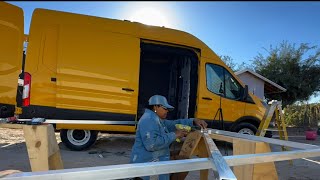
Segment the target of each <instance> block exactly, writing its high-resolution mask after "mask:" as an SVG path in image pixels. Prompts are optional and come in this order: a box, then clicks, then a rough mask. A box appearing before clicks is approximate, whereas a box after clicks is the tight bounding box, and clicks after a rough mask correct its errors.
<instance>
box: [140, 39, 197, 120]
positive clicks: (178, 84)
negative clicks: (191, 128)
mask: <svg viewBox="0 0 320 180" xmlns="http://www.w3.org/2000/svg"><path fill="white" fill-rule="evenodd" d="M139 77H140V79H139V96H138V112H137V118H138V120H139V119H140V117H141V116H142V114H143V113H144V109H145V108H146V107H147V106H148V100H149V98H150V97H151V96H153V95H155V94H158V95H162V96H165V97H166V98H167V100H168V103H169V104H170V105H172V106H174V107H175V108H174V110H173V111H170V112H169V113H168V115H167V119H180V118H192V117H194V115H195V108H196V96H197V84H198V78H197V77H198V56H197V54H196V53H195V51H194V50H192V49H190V48H180V47H173V46H166V45H158V44H152V43H141V59H140V76H139Z"/></svg>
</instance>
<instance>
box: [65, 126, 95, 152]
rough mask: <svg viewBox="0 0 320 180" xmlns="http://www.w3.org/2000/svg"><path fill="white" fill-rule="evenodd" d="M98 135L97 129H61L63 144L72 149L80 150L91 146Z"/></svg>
mask: <svg viewBox="0 0 320 180" xmlns="http://www.w3.org/2000/svg"><path fill="white" fill-rule="evenodd" d="M97 137H98V131H93V130H80V129H61V130H60V138H61V141H62V142H63V144H64V145H65V146H66V147H67V148H69V149H70V150H72V151H82V150H84V149H87V148H89V147H90V146H92V145H93V144H94V143H95V142H96V140H97Z"/></svg>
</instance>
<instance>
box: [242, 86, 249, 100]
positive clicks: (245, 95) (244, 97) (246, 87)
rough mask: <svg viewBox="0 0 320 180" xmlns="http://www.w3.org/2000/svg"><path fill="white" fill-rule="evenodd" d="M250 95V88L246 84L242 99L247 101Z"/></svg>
mask: <svg viewBox="0 0 320 180" xmlns="http://www.w3.org/2000/svg"><path fill="white" fill-rule="evenodd" d="M248 96H249V88H248V85H245V86H244V92H243V96H242V100H243V101H246V100H247V99H248Z"/></svg>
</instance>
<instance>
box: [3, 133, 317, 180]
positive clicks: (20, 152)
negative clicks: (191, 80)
mask: <svg viewBox="0 0 320 180" xmlns="http://www.w3.org/2000/svg"><path fill="white" fill-rule="evenodd" d="M294 135H295V136H292V137H290V133H289V140H291V141H296V142H301V143H308V144H314V145H319V146H320V137H319V136H318V138H317V140H316V141H307V140H305V137H304V136H301V135H303V134H300V136H296V135H297V134H294ZM56 137H57V142H58V144H59V147H60V151H61V155H62V160H63V163H64V168H65V169H69V168H79V167H94V166H106V165H116V164H127V163H128V162H129V157H130V153H131V147H132V145H133V143H134V137H135V136H134V135H129V134H107V133H103V134H101V133H100V134H99V138H98V140H97V142H96V143H95V144H94V146H93V147H92V148H90V149H88V150H86V151H81V152H76V151H70V150H69V149H67V148H66V147H65V146H64V145H63V143H61V140H60V137H59V133H56ZM217 145H218V147H219V149H220V151H221V153H222V154H224V153H225V152H226V151H225V149H224V147H225V146H224V143H221V142H217ZM175 147H176V148H179V145H174V146H172V148H175ZM271 149H272V151H281V147H280V146H276V145H272V146H271ZM228 155H232V150H231V149H228ZM308 159H309V160H303V159H298V160H294V161H293V166H290V163H289V161H282V162H276V168H277V171H278V176H279V179H281V180H282V179H288V180H296V179H297V180H298V179H299V180H300V179H314V180H316V179H320V157H316V158H308ZM310 160H312V161H310ZM7 169H16V170H20V171H24V172H28V171H31V168H30V165H29V160H28V153H27V150H26V145H25V142H24V137H23V132H22V130H17V129H4V128H0V171H2V170H7ZM209 176H210V177H211V178H210V179H213V173H212V172H210V173H209ZM186 179H187V180H191V179H199V171H194V172H190V173H189V174H188V176H187V178H186Z"/></svg>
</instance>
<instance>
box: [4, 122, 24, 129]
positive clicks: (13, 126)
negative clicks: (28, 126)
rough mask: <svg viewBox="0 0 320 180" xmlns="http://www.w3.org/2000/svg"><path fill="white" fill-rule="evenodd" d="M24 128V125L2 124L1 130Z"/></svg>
mask: <svg viewBox="0 0 320 180" xmlns="http://www.w3.org/2000/svg"><path fill="white" fill-rule="evenodd" d="M23 126H24V125H22V124H10V123H0V128H9V129H22V128H23Z"/></svg>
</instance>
